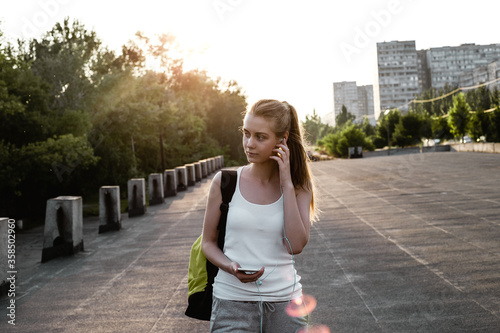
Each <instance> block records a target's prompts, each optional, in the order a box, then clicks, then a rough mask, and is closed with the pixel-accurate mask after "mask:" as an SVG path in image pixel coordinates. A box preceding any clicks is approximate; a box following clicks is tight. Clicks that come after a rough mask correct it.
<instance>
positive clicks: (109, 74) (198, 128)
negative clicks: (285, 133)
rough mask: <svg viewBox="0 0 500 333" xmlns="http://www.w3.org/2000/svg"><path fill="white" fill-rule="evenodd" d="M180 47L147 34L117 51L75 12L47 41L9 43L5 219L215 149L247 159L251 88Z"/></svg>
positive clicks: (4, 101)
mask: <svg viewBox="0 0 500 333" xmlns="http://www.w3.org/2000/svg"><path fill="white" fill-rule="evenodd" d="M0 39H1V32H0ZM175 48H176V43H175V38H174V37H173V36H171V35H161V36H157V37H156V38H148V37H146V36H143V35H142V34H140V33H138V34H137V35H136V36H135V39H133V40H132V41H130V42H129V43H128V44H127V45H124V46H123V47H122V50H121V53H120V54H117V53H115V52H113V51H111V50H109V49H108V48H107V47H106V46H104V45H102V42H101V41H100V40H99V38H98V37H97V35H96V33H95V32H94V31H88V30H87V29H86V28H85V27H84V26H83V25H82V24H81V23H79V22H77V21H74V22H72V21H70V20H69V19H66V20H64V22H62V23H58V24H56V25H55V26H54V28H53V29H52V30H50V31H48V32H47V33H46V34H45V35H44V36H43V37H42V38H40V39H33V40H29V41H25V40H23V41H19V42H18V45H15V46H13V45H11V44H6V43H2V44H1V47H0V193H1V199H0V216H9V217H11V218H23V217H24V218H25V217H40V216H43V212H44V210H45V203H46V200H47V199H49V198H51V197H54V196H59V195H85V194H87V193H96V192H97V190H98V188H99V186H102V185H122V186H124V185H125V184H126V182H127V180H128V179H130V178H132V177H144V176H146V175H147V174H149V173H151V172H161V171H162V170H163V169H168V168H173V167H176V166H179V165H183V164H185V163H189V162H193V161H198V160H200V159H203V158H207V157H211V156H215V155H220V154H223V155H225V160H226V164H228V163H229V164H231V163H234V164H239V163H241V162H242V161H244V156H243V152H242V149H240V145H241V135H240V133H239V132H238V126H239V125H240V124H241V112H242V111H244V110H245V108H246V98H245V96H244V95H243V93H242V91H241V89H240V88H239V87H238V85H237V84H236V83H235V82H229V83H224V82H221V81H220V80H214V79H212V78H210V77H208V76H207V75H206V73H205V72H203V71H198V70H192V71H184V70H183V67H182V60H181V59H177V58H176V57H174V56H173V54H175V52H174V51H175ZM148 60H152V61H155V63H158V64H160V67H159V68H160V69H158V70H155V71H153V70H149V69H147V67H146V66H145V63H146V61H148ZM222 129H223V130H222ZM123 194H124V193H123V191H122V195H123ZM84 203H85V202H84Z"/></svg>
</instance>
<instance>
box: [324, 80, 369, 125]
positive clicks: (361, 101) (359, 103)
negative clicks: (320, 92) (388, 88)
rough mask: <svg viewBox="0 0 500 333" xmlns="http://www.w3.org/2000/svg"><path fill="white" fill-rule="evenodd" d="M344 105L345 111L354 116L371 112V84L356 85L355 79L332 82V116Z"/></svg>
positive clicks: (357, 116)
mask: <svg viewBox="0 0 500 333" xmlns="http://www.w3.org/2000/svg"><path fill="white" fill-rule="evenodd" d="M342 105H345V107H346V108H347V111H348V112H349V113H351V114H353V115H354V116H356V118H360V117H362V116H366V115H372V114H373V86H372V85H366V86H357V85H356V82H355V81H344V82H334V83H333V111H334V117H337V115H338V114H339V113H340V112H341V111H342Z"/></svg>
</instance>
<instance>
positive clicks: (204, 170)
mask: <svg viewBox="0 0 500 333" xmlns="http://www.w3.org/2000/svg"><path fill="white" fill-rule="evenodd" d="M200 164H201V177H202V178H207V161H205V160H202V161H200Z"/></svg>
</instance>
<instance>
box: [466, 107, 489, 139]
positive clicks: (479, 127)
mask: <svg viewBox="0 0 500 333" xmlns="http://www.w3.org/2000/svg"><path fill="white" fill-rule="evenodd" d="M490 123H491V119H490V116H489V114H488V113H484V111H483V110H482V109H481V108H479V109H478V110H477V111H476V112H474V113H473V114H472V116H471V117H470V122H469V128H468V130H469V131H468V132H469V134H470V136H471V138H472V140H474V141H478V140H479V139H480V137H481V136H484V137H486V138H488V137H489V136H490Z"/></svg>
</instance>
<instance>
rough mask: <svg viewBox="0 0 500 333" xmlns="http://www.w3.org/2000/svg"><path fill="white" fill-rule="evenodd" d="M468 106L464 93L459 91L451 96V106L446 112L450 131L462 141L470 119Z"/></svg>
mask: <svg viewBox="0 0 500 333" xmlns="http://www.w3.org/2000/svg"><path fill="white" fill-rule="evenodd" d="M470 111H471V110H470V106H469V104H467V102H466V101H465V95H464V94H463V93H459V94H457V95H455V97H454V98H453V106H452V108H451V109H450V111H449V113H448V124H449V126H450V132H451V133H452V134H453V136H454V137H456V138H457V137H459V138H460V140H461V141H463V137H464V135H465V134H466V133H467V128H468V126H469V120H470Z"/></svg>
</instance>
